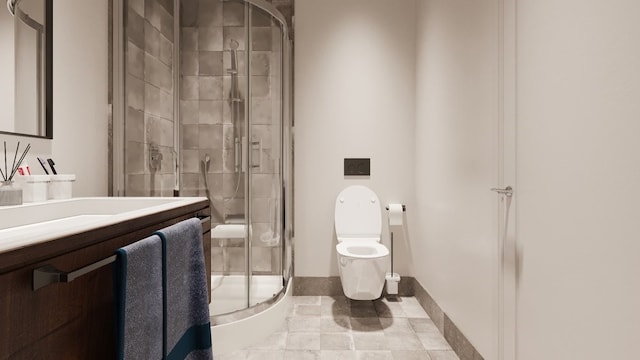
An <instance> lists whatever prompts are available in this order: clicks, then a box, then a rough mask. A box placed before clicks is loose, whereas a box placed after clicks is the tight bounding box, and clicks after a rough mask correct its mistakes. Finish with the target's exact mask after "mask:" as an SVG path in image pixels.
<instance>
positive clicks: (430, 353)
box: [214, 296, 458, 360]
mask: <svg viewBox="0 0 640 360" xmlns="http://www.w3.org/2000/svg"><path fill="white" fill-rule="evenodd" d="M293 302H294V306H293V309H292V313H291V315H290V316H289V318H288V319H287V321H286V322H285V325H284V326H283V328H282V329H281V331H278V332H276V333H274V334H272V335H271V336H270V337H269V338H268V339H266V340H265V341H264V342H262V343H261V344H258V345H256V346H253V347H251V348H249V349H245V350H240V351H236V352H234V353H231V354H227V355H224V356H218V357H216V360H240V359H242V360H244V359H259V360H272V359H278V360H307V359H309V360H311V359H314V360H315V359H317V360H343V359H344V360H458V357H457V356H456V354H455V353H454V352H453V351H452V350H451V347H450V346H449V344H448V343H447V341H446V340H445V339H444V338H443V337H442V335H441V334H440V332H439V331H438V329H437V328H436V326H435V325H434V324H433V322H432V321H431V320H430V319H429V316H428V315H427V313H426V312H425V311H424V310H423V309H422V307H421V306H420V304H419V303H418V301H417V300H416V298H414V297H398V298H395V299H393V298H390V299H380V300H375V301H353V300H349V299H347V298H346V297H344V296H331V297H330V296H294V297H293ZM214 347H215V344H214Z"/></svg>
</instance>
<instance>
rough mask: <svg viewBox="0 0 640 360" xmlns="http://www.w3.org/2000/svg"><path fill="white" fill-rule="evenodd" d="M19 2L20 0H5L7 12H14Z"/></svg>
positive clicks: (13, 13)
mask: <svg viewBox="0 0 640 360" xmlns="http://www.w3.org/2000/svg"><path fill="white" fill-rule="evenodd" d="M19 2H20V0H7V9H9V12H10V13H11V15H14V16H15V14H16V6H18V3H19Z"/></svg>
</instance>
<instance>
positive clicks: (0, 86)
mask: <svg viewBox="0 0 640 360" xmlns="http://www.w3.org/2000/svg"><path fill="white" fill-rule="evenodd" d="M0 10H1V11H0V54H2V56H0V131H9V130H11V129H13V117H14V104H13V103H14V94H13V93H14V90H13V88H14V86H15V79H14V75H13V68H14V65H15V61H14V56H13V17H12V16H11V14H10V13H9V11H7V10H6V9H5V7H4V6H3V7H2V8H1V9H0Z"/></svg>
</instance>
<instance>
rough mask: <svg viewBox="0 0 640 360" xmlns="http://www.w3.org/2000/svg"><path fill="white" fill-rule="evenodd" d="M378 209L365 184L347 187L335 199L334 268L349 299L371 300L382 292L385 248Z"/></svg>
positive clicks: (375, 196)
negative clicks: (338, 272) (335, 258)
mask: <svg viewBox="0 0 640 360" xmlns="http://www.w3.org/2000/svg"><path fill="white" fill-rule="evenodd" d="M380 211H381V208H380V201H379V200H378V196H377V195H376V194H375V193H374V192H373V191H372V190H371V189H369V188H368V187H366V186H362V185H353V186H349V187H347V188H345V189H344V190H342V192H340V194H338V197H337V199H336V209H335V226H336V236H337V238H338V245H337V246H336V250H337V251H338V269H339V271H340V281H341V282H342V290H343V291H344V294H345V295H346V296H347V297H348V298H350V299H354V300H373V299H377V298H379V297H380V295H381V294H382V288H383V287H384V281H385V272H386V270H387V264H388V261H389V250H388V249H387V248H386V247H385V246H384V245H382V244H381V243H380V234H381V232H382V220H381V214H380Z"/></svg>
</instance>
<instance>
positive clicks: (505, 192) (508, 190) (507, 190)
mask: <svg viewBox="0 0 640 360" xmlns="http://www.w3.org/2000/svg"><path fill="white" fill-rule="evenodd" d="M491 191H495V192H497V193H498V194H502V195H506V196H507V197H512V196H513V188H512V187H511V186H507V187H506V188H504V189H500V188H491Z"/></svg>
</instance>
